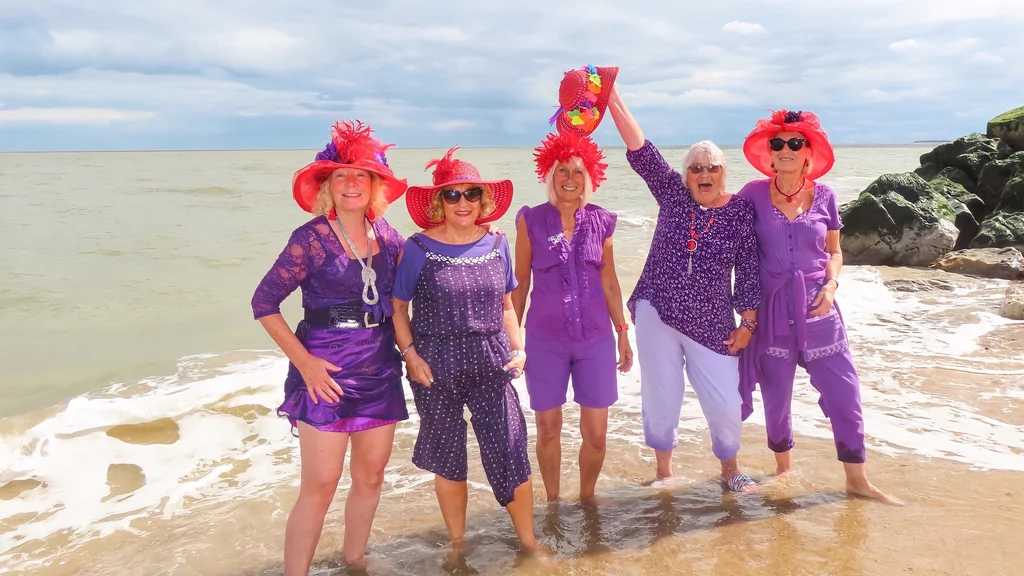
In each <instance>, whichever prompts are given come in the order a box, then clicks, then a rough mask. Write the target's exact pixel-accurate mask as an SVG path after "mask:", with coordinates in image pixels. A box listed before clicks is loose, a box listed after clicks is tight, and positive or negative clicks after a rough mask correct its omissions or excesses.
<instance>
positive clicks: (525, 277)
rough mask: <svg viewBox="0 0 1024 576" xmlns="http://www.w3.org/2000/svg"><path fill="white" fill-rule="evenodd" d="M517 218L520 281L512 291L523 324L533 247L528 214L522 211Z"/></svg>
mask: <svg viewBox="0 0 1024 576" xmlns="http://www.w3.org/2000/svg"><path fill="white" fill-rule="evenodd" d="M519 214H520V215H519V217H518V218H516V260H515V262H516V264H515V274H516V282H518V283H519V285H518V286H516V289H515V290H513V291H512V307H513V309H514V310H515V312H516V319H517V320H518V322H519V325H520V326H522V325H523V314H524V313H525V312H526V295H527V294H529V293H530V274H531V271H532V268H533V247H532V246H531V245H530V234H529V232H528V231H527V229H526V216H525V214H523V213H522V212H520V213H519Z"/></svg>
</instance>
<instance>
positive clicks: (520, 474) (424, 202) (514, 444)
mask: <svg viewBox="0 0 1024 576" xmlns="http://www.w3.org/2000/svg"><path fill="white" fill-rule="evenodd" d="M454 151H455V149H454V148H453V149H452V150H449V151H448V153H447V154H446V155H445V157H444V158H442V159H440V160H435V161H433V162H431V163H430V164H427V167H428V168H429V167H431V166H435V169H434V171H433V181H434V185H433V186H414V187H411V188H409V191H408V193H407V194H406V207H407V208H408V209H409V215H410V216H411V217H412V220H413V222H415V223H416V225H417V226H420V227H421V228H423V229H424V231H423V232H421V233H418V234H414V235H413V236H412V237H411V238H409V240H408V241H406V243H405V250H404V252H403V255H402V260H401V262H400V264H399V266H398V272H397V275H396V277H395V287H394V305H395V330H396V340H397V343H398V347H399V349H400V350H401V354H402V356H403V357H404V358H405V363H406V368H407V370H408V377H409V383H410V386H411V387H412V393H413V397H414V399H415V401H416V412H417V413H418V414H419V417H420V429H419V433H418V435H417V436H416V445H415V447H414V448H413V456H412V462H413V464H415V465H416V466H417V467H418V468H421V469H423V470H426V471H428V472H432V473H433V474H434V492H435V494H436V496H437V502H438V504H439V505H440V507H441V516H442V517H443V518H444V523H445V526H446V527H447V528H448V535H449V536H450V538H451V543H452V550H451V552H452V553H455V554H459V553H461V551H462V548H463V546H464V537H465V534H466V507H467V503H468V498H469V488H468V485H467V483H466V480H467V474H468V463H467V458H468V454H467V446H466V444H467V427H466V420H465V418H464V416H463V413H464V412H463V411H464V410H465V408H466V407H468V408H469V411H470V413H471V414H472V418H471V420H470V421H471V422H472V424H473V432H474V433H475V435H476V441H477V444H478V445H479V447H480V459H481V461H482V463H483V467H484V472H485V473H486V475H487V481H488V482H489V483H490V485H491V490H492V491H493V492H494V498H495V499H496V500H497V501H498V504H500V505H501V506H503V507H504V508H505V509H506V510H507V511H508V513H509V516H511V518H512V525H513V526H514V528H515V531H516V534H517V535H518V536H519V542H520V545H521V546H522V548H523V550H525V551H534V550H537V549H538V548H540V543H539V542H538V541H537V539H536V538H535V537H534V533H533V485H532V483H531V481H530V456H529V452H528V451H527V430H526V418H525V417H524V416H523V411H522V408H521V407H520V405H519V397H518V396H517V395H516V390H515V388H514V387H513V386H512V379H513V378H517V377H519V375H520V374H521V371H522V369H523V364H524V363H525V360H526V355H525V353H524V352H523V346H522V343H521V339H520V337H519V326H518V323H517V322H516V316H515V312H514V311H513V309H512V304H511V300H510V296H509V295H510V294H511V292H512V290H513V289H514V288H515V277H514V276H513V275H512V262H511V260H512V258H511V254H510V253H509V247H508V241H507V240H506V238H505V237H504V236H502V235H497V234H491V233H489V232H488V231H487V229H486V228H484V227H483V226H481V224H482V223H485V222H490V221H493V220H497V219H498V218H500V217H501V216H502V214H504V213H505V212H506V211H507V210H508V207H509V205H510V204H511V203H512V182H511V181H509V180H501V181H484V180H481V178H480V172H479V171H477V169H476V167H474V166H473V165H472V164H470V163H468V162H465V161H462V160H458V159H454V158H453V157H452V154H453V153H454ZM410 302H411V303H412V308H413V312H414V314H413V316H412V319H411V321H410V319H409V305H410Z"/></svg>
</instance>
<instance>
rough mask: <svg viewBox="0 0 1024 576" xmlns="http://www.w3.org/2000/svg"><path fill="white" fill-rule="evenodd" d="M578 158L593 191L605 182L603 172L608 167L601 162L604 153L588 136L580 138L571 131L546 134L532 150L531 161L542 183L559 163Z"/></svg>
mask: <svg viewBox="0 0 1024 576" xmlns="http://www.w3.org/2000/svg"><path fill="white" fill-rule="evenodd" d="M572 158H579V159H580V160H582V161H583V166H584V167H585V168H586V170H587V174H588V175H589V176H590V183H591V185H593V187H594V191H595V192H596V191H597V188H598V187H599V186H600V185H601V183H602V182H604V180H605V176H604V171H605V169H606V168H608V165H607V164H605V163H604V162H602V160H604V152H602V151H601V148H600V147H598V145H597V143H596V142H594V140H593V139H591V138H590V136H582V135H580V134H578V133H577V132H575V131H573V130H569V131H566V132H560V133H558V134H548V135H547V136H546V137H545V138H544V141H543V142H541V145H540V146H538V147H536V148H534V150H533V159H534V162H536V164H537V175H538V176H540V181H541V182H544V178H545V177H547V175H548V172H549V171H550V170H551V167H552V166H554V165H555V164H557V163H559V162H568V161H569V160H571V159H572Z"/></svg>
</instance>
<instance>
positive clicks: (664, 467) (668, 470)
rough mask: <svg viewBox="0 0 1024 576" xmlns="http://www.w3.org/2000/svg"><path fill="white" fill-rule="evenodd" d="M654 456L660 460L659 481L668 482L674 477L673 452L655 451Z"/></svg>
mask: <svg viewBox="0 0 1024 576" xmlns="http://www.w3.org/2000/svg"><path fill="white" fill-rule="evenodd" d="M654 456H655V457H656V458H657V460H658V480H666V479H668V478H671V477H672V450H665V451H662V450H655V451H654Z"/></svg>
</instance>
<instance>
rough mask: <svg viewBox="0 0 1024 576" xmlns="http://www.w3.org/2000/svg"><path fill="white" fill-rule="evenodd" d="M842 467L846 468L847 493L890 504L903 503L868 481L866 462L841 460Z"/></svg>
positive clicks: (897, 504)
mask: <svg viewBox="0 0 1024 576" xmlns="http://www.w3.org/2000/svg"><path fill="white" fill-rule="evenodd" d="M843 468H845V469H846V493H847V494H853V495H855V496H863V497H865V498H871V499H874V500H878V501H880V502H884V503H885V504H890V505H892V506H903V505H904V504H903V501H902V500H900V499H899V498H896V497H895V496H890V495H888V494H886V493H885V492H882V491H881V490H879V489H878V488H875V487H874V485H872V484H871V482H869V481H868V470H867V465H866V464H863V463H861V464H850V463H849V462H843Z"/></svg>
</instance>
